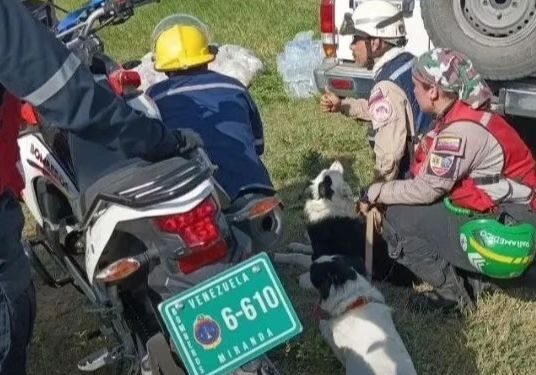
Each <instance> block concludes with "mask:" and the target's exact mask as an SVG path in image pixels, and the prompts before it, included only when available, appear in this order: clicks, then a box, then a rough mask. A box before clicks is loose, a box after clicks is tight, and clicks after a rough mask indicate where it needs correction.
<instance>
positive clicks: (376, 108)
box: [369, 98, 393, 128]
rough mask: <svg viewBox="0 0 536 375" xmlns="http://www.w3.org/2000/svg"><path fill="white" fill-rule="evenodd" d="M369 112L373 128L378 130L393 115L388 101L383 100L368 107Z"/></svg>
mask: <svg viewBox="0 0 536 375" xmlns="http://www.w3.org/2000/svg"><path fill="white" fill-rule="evenodd" d="M369 112H370V117H371V119H372V121H373V125H374V128H378V127H380V126H381V125H384V124H385V122H387V121H388V120H389V119H390V118H391V116H392V115H393V106H392V105H391V102H390V101H389V100H388V99H386V98H383V99H381V100H377V101H376V102H374V103H373V104H372V105H370V106H369Z"/></svg>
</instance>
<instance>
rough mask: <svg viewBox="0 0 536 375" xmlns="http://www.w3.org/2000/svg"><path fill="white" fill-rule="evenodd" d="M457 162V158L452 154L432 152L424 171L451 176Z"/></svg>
mask: <svg viewBox="0 0 536 375" xmlns="http://www.w3.org/2000/svg"><path fill="white" fill-rule="evenodd" d="M458 162H459V158H458V157H456V156H454V155H442V154H437V153H435V152H432V153H431V154H430V159H429V161H428V166H427V168H426V173H427V174H429V175H433V176H437V177H442V178H453V177H454V175H455V172H456V167H457V165H458Z"/></svg>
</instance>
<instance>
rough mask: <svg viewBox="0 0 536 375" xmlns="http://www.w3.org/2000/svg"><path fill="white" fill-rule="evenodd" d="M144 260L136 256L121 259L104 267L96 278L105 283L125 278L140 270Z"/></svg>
mask: <svg viewBox="0 0 536 375" xmlns="http://www.w3.org/2000/svg"><path fill="white" fill-rule="evenodd" d="M141 266H142V262H141V261H140V260H139V259H137V258H136V257H128V258H122V259H119V260H117V261H115V262H113V263H112V264H110V265H108V266H107V267H105V268H104V269H102V270H101V271H100V272H99V273H97V275H96V276H95V278H96V279H97V280H99V281H102V282H105V283H113V282H115V281H119V280H123V279H126V278H127V277H129V276H130V275H132V274H133V273H135V272H136V271H138V270H139V269H140V268H141Z"/></svg>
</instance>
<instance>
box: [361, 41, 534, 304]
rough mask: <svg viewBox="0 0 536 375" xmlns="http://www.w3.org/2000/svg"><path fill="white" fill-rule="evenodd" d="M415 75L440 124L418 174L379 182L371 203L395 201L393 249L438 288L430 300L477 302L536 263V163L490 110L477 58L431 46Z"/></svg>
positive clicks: (388, 234)
mask: <svg viewBox="0 0 536 375" xmlns="http://www.w3.org/2000/svg"><path fill="white" fill-rule="evenodd" d="M413 80H414V84H415V95H416V98H417V100H418V101H419V105H420V107H421V108H422V109H423V110H424V111H426V112H428V113H432V114H433V115H434V117H435V121H434V129H433V130H432V131H430V132H429V133H428V134H427V135H426V137H424V138H423V139H422V141H421V143H420V145H419V147H418V150H417V152H416V154H415V158H414V161H413V164H412V166H411V175H412V178H411V179H408V180H395V181H390V182H382V183H373V184H372V185H371V186H370V187H369V188H368V192H367V194H366V197H365V199H364V201H365V202H367V203H366V204H365V205H364V207H363V208H364V209H363V211H367V209H368V203H370V204H373V205H387V210H386V212H385V220H384V223H383V233H382V234H383V237H384V238H385V240H386V241H387V242H388V244H389V250H390V255H391V256H392V257H393V258H397V261H398V262H400V263H401V264H404V265H406V266H407V267H408V268H409V269H410V270H412V271H413V272H414V273H415V274H416V275H417V276H418V277H420V278H421V279H422V280H424V281H426V282H428V283H429V284H431V285H432V286H433V287H434V291H433V292H430V293H426V294H425V297H427V300H426V301H427V304H429V302H431V303H432V305H433V306H434V307H440V308H445V309H451V308H452V307H455V306H459V305H457V303H458V302H461V306H465V307H469V308H473V307H474V303H473V300H474V299H475V298H477V297H478V295H479V293H480V292H481V291H482V289H483V288H484V287H485V286H493V284H494V281H495V280H496V279H508V278H518V277H520V276H523V275H524V274H526V270H527V269H528V268H529V267H530V265H531V263H532V261H533V258H534V251H535V250H534V249H535V246H534V235H535V233H534V230H535V228H534V225H536V214H535V212H534V210H535V208H536V199H535V194H534V191H535V188H536V162H535V160H534V157H533V155H532V154H531V151H530V150H529V148H528V147H527V146H526V144H525V143H524V141H523V140H522V139H521V138H520V137H519V136H518V134H517V133H516V132H515V130H514V129H513V128H512V127H511V126H510V125H509V124H508V123H507V122H506V121H505V119H504V118H503V117H501V116H499V115H497V114H494V113H492V112H490V108H489V104H490V99H491V97H492V92H491V90H490V88H489V87H488V85H487V84H486V83H485V81H484V80H483V79H482V78H481V76H480V75H479V74H478V72H477V71H476V70H475V68H474V67H473V64H472V62H471V61H470V60H468V59H467V58H465V57H464V56H462V55H461V54H459V53H457V52H455V51H452V50H449V49H435V50H432V51H430V52H427V53H425V54H424V55H422V56H421V57H420V58H419V59H418V62H417V63H416V65H415V66H414V67H413ZM529 271H532V270H529ZM490 281H492V283H491V284H490ZM495 286H496V285H495ZM421 301H422V298H421Z"/></svg>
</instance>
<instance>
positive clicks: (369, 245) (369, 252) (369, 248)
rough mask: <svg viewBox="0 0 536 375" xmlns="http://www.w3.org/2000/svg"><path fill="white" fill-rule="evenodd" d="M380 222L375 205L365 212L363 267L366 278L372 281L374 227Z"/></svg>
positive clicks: (378, 212) (379, 215)
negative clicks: (365, 227) (365, 271)
mask: <svg viewBox="0 0 536 375" xmlns="http://www.w3.org/2000/svg"><path fill="white" fill-rule="evenodd" d="M380 224H381V214H380V211H378V209H377V208H376V207H373V208H371V209H370V211H369V212H368V213H367V231H366V242H365V269H366V270H367V279H368V281H369V282H370V281H372V264H373V263H372V258H373V252H374V251H373V249H374V229H376V227H378V225H380Z"/></svg>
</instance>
